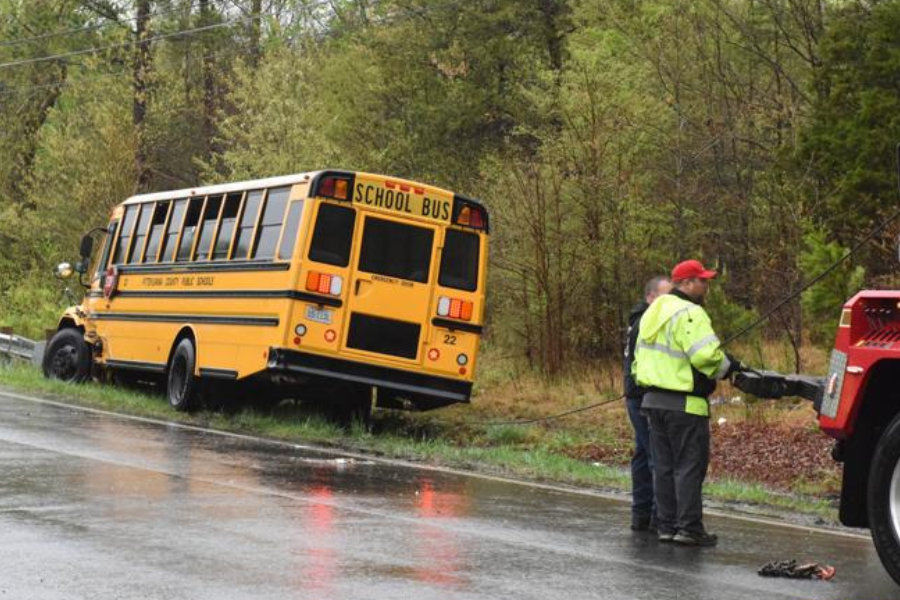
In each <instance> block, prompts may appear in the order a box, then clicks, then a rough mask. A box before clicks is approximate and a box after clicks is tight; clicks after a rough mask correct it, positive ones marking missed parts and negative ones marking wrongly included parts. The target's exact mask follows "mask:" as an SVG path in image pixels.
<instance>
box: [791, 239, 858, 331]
mask: <svg viewBox="0 0 900 600" xmlns="http://www.w3.org/2000/svg"><path fill="white" fill-rule="evenodd" d="M804 246H805V247H804V249H803V252H802V253H801V254H800V266H801V267H802V269H803V272H804V273H806V274H807V277H808V278H811V277H815V276H816V275H818V274H819V273H822V272H823V271H825V269H827V268H829V267H830V266H832V265H833V264H834V263H836V262H837V261H838V260H840V259H841V258H842V257H843V256H844V255H845V254H846V253H847V250H846V248H844V247H843V246H841V245H840V244H839V243H837V242H835V241H828V236H827V235H826V234H825V232H824V231H822V230H821V229H819V230H812V231H810V232H809V233H807V234H806V236H804ZM865 275H866V270H865V269H864V268H863V267H861V266H856V267H854V266H853V265H852V264H851V263H850V262H849V261H848V262H845V263H843V264H842V265H841V266H839V267H838V268H837V269H836V270H835V271H834V272H832V273H831V274H830V275H828V276H827V277H826V278H825V279H823V280H822V281H820V282H819V283H817V284H815V285H814V286H812V287H811V288H809V289H808V290H806V291H805V292H804V293H803V296H802V304H803V311H804V313H805V316H806V324H807V328H808V330H809V336H810V339H811V340H812V342H813V343H816V344H825V345H831V344H832V343H833V342H834V334H835V331H836V328H837V324H838V320H839V319H840V316H841V306H843V305H844V303H845V302H846V301H847V300H848V299H849V298H850V297H851V296H853V294H855V293H856V292H858V291H859V290H860V289H862V286H863V281H864V280H865Z"/></svg>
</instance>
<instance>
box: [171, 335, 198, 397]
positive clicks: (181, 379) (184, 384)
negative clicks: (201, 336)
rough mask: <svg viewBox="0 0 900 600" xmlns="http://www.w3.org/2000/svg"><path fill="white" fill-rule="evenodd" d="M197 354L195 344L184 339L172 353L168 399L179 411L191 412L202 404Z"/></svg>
mask: <svg viewBox="0 0 900 600" xmlns="http://www.w3.org/2000/svg"><path fill="white" fill-rule="evenodd" d="M196 367H197V352H196V350H195V349H194V342H193V341H191V340H190V339H188V338H184V339H182V340H181V341H180V342H178V345H177V346H176V347H175V351H174V352H173V353H172V359H171V360H170V361H169V368H168V371H167V379H166V397H167V398H168V399H169V405H171V406H172V408H174V409H175V410H177V411H181V412H191V411H194V410H197V409H198V408H199V407H200V404H201V398H200V387H201V383H200V378H199V377H197V375H195V372H196Z"/></svg>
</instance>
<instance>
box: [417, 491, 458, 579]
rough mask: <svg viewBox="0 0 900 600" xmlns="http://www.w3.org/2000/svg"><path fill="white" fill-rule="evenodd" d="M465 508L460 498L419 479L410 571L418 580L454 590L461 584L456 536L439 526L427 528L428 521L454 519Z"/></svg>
mask: <svg viewBox="0 0 900 600" xmlns="http://www.w3.org/2000/svg"><path fill="white" fill-rule="evenodd" d="M464 508H465V502H464V497H463V496H461V495H460V494H456V493H453V492H441V491H437V490H435V489H434V484H433V483H432V481H431V480H430V479H422V480H421V487H420V488H419V492H418V496H417V502H416V511H417V513H418V516H419V517H420V518H421V519H422V521H421V525H417V526H416V529H415V536H414V539H415V540H416V546H415V557H416V562H417V563H418V564H419V566H418V567H416V569H415V570H414V571H413V573H414V577H415V578H416V579H418V580H419V581H424V582H427V583H432V584H437V585H441V586H446V587H452V588H458V587H460V585H461V584H463V583H464V581H463V577H462V575H461V572H462V556H461V548H460V547H459V545H458V540H457V539H456V535H455V534H453V533H451V532H449V531H446V530H445V529H442V528H439V527H430V526H429V525H428V521H430V520H432V519H454V518H457V517H459V516H461V514H462V512H463V510H464Z"/></svg>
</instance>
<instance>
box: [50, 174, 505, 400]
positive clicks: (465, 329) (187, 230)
mask: <svg viewBox="0 0 900 600" xmlns="http://www.w3.org/2000/svg"><path fill="white" fill-rule="evenodd" d="M102 233H103V239H102V241H101V243H100V244H98V245H97V246H98V251H97V252H96V256H94V257H93V259H91V258H90V257H91V255H92V254H94V253H93V251H92V246H93V244H92V238H91V237H90V236H85V239H83V240H82V260H81V262H79V263H78V264H77V265H76V266H75V267H72V266H70V265H68V264H66V263H64V264H62V265H60V266H59V267H58V268H57V275H58V276H59V277H61V278H66V277H69V276H71V275H72V273H73V272H77V273H79V278H81V277H82V274H87V273H92V277H91V279H90V282H89V283H87V282H84V283H83V285H84V286H85V288H86V291H85V297H84V300H83V302H82V304H81V305H79V306H74V307H71V308H69V309H67V310H66V311H65V313H64V314H63V316H62V318H61V319H60V321H59V326H58V331H57V333H56V335H55V336H54V337H53V338H52V339H51V341H50V343H49V344H48V347H47V350H46V353H45V357H44V372H45V374H46V375H47V376H48V377H54V378H59V379H64V380H70V381H80V380H85V379H87V378H88V377H90V376H92V375H93V376H95V377H98V376H103V375H105V374H106V375H108V374H119V375H126V376H127V375H131V376H135V375H136V374H140V375H142V376H147V375H155V376H156V377H157V378H158V379H160V380H161V381H162V382H163V383H165V386H166V392H167V395H168V398H169V402H170V403H171V405H172V406H173V407H175V408H177V409H179V410H192V409H194V408H197V407H199V406H200V405H201V403H202V401H203V399H204V396H205V397H206V398H211V397H215V396H217V395H225V394H228V393H229V392H234V391H235V390H242V391H244V392H247V391H248V390H252V395H254V396H256V398H257V399H259V396H260V395H263V396H265V398H267V399H269V400H273V401H277V400H280V399H282V398H286V397H294V398H300V399H303V398H304V397H307V398H310V399H312V400H318V401H320V402H325V403H327V404H328V405H330V406H331V407H332V408H353V409H355V410H360V409H361V410H366V407H369V408H371V406H372V401H373V397H374V398H376V399H377V400H376V402H377V405H379V406H386V407H395V408H396V407H405V408H416V409H430V408H435V407H439V406H443V405H447V404H451V403H455V402H468V401H469V397H470V394H471V389H472V381H473V376H474V372H475V366H476V363H477V354H478V344H479V339H480V336H481V333H482V325H483V318H484V305H485V282H486V274H487V273H486V269H487V239H488V233H489V218H488V212H487V210H486V209H485V207H484V206H483V205H482V204H481V203H480V202H478V201H476V200H473V199H471V198H467V197H465V196H462V195H460V194H455V193H453V192H450V191H447V190H444V189H440V188H437V187H433V186H430V185H425V184H423V183H418V182H414V181H408V180H405V179H400V178H396V177H388V176H384V175H375V174H371V173H362V172H349V171H340V170H326V171H318V172H312V173H301V174H297V175H289V176H284V177H274V178H269V179H259V180H255V181H246V182H239V183H228V184H224V185H214V186H208V187H199V188H196V189H183V190H176V191H169V192H161V193H152V194H143V195H139V196H133V197H131V198H128V199H127V200H125V201H124V202H123V203H121V204H120V205H118V206H116V207H115V208H114V209H113V211H112V215H111V219H110V222H109V224H108V226H107V227H106V228H105V229H103V230H102ZM248 383H257V384H262V385H261V386H252V387H251V386H248V385H246V384H248ZM261 390H262V391H261ZM373 390H376V391H377V393H375V394H373Z"/></svg>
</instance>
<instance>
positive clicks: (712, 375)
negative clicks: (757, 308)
mask: <svg viewBox="0 0 900 600" xmlns="http://www.w3.org/2000/svg"><path fill="white" fill-rule="evenodd" d="M715 276H716V272H715V271H711V270H708V269H706V268H704V266H703V265H702V264H701V263H700V261H697V260H686V261H684V262H681V263H678V264H677V265H676V266H675V268H674V269H672V284H673V285H674V289H673V290H672V291H671V292H670V293H668V294H666V295H664V296H661V297H659V298H658V299H657V300H656V301H655V302H654V303H653V304H651V305H650V308H649V309H647V312H646V313H644V316H643V318H642V319H641V326H640V330H639V332H638V339H637V344H636V347H635V355H634V366H633V367H632V372H633V373H634V376H635V380H636V381H637V383H638V384H640V385H641V386H643V387H645V388H647V393H646V394H645V395H644V399H643V409H644V411H646V413H647V416H648V418H649V419H650V439H651V444H652V447H653V455H654V459H655V462H656V465H655V467H656V468H655V472H654V488H655V492H656V510H657V527H658V536H659V540H660V541H661V542H672V541H674V542H677V543H680V544H685V545H693V546H714V545H716V542H717V537H716V536H715V535H714V534H710V533H707V531H706V530H705V528H704V527H703V497H702V491H703V480H704V479H705V478H706V470H707V467H708V466H709V401H708V399H707V398H708V397H709V395H710V394H711V393H712V392H713V391H714V390H715V389H716V380H718V379H723V378H725V377H727V376H728V375H730V374H731V373H732V372H734V371H736V370H740V369H741V368H742V365H741V363H740V362H739V361H737V360H735V359H733V358H731V357H729V356H727V355H726V354H725V353H724V352H723V351H722V348H721V342H720V341H719V338H718V337H717V336H716V334H715V332H714V331H713V328H712V324H711V322H710V319H709V315H707V314H706V311H705V310H703V299H704V297H705V296H706V294H707V292H708V291H709V280H710V279H712V278H713V277H715Z"/></svg>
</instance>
